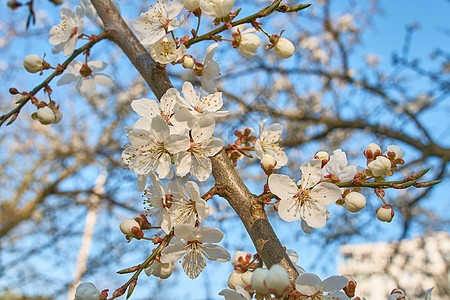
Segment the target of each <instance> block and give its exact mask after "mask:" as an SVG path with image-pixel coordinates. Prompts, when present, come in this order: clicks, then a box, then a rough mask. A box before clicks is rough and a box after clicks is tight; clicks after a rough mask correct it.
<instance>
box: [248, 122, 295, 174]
mask: <svg viewBox="0 0 450 300" xmlns="http://www.w3.org/2000/svg"><path fill="white" fill-rule="evenodd" d="M266 122H267V119H266V120H263V121H262V122H261V123H260V124H259V138H258V139H257V140H256V143H255V154H256V156H257V157H258V158H259V159H262V158H263V156H264V154H269V155H271V156H272V157H273V158H274V159H275V160H276V161H277V165H276V166H275V169H279V168H281V167H282V166H284V165H286V164H287V162H288V158H287V156H286V154H285V153H284V151H283V148H281V147H280V145H279V144H278V142H279V141H281V139H280V135H281V132H282V131H283V127H282V126H281V125H280V124H278V123H274V124H272V125H270V126H269V127H267V128H266Z"/></svg>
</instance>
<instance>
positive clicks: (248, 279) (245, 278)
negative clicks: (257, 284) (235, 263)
mask: <svg viewBox="0 0 450 300" xmlns="http://www.w3.org/2000/svg"><path fill="white" fill-rule="evenodd" d="M252 276H253V272H251V271H247V272H245V273H243V274H242V276H241V279H242V282H243V283H244V286H246V285H250V284H251V283H252Z"/></svg>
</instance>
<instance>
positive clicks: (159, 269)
mask: <svg viewBox="0 0 450 300" xmlns="http://www.w3.org/2000/svg"><path fill="white" fill-rule="evenodd" d="M174 268H175V264H174V263H172V262H170V263H165V264H163V263H161V262H159V261H157V260H155V261H153V263H152V264H151V265H150V266H149V267H148V268H146V269H145V274H147V276H150V275H153V276H156V277H159V278H161V279H167V278H169V277H170V275H172V272H173V269H174Z"/></svg>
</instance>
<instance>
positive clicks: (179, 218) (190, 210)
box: [167, 181, 209, 227]
mask: <svg viewBox="0 0 450 300" xmlns="http://www.w3.org/2000/svg"><path fill="white" fill-rule="evenodd" d="M185 187H186V188H184V187H183V186H182V185H181V184H180V183H179V182H177V181H172V182H169V183H167V192H168V193H169V194H171V195H172V196H173V200H172V201H173V203H172V205H171V207H170V209H169V214H170V220H171V224H172V227H173V226H175V225H177V224H190V225H192V226H194V225H195V222H196V221H197V220H199V221H203V220H205V219H206V217H207V216H208V214H209V205H208V203H207V202H206V201H205V200H203V199H202V198H201V196H200V189H199V188H198V185H197V183H195V182H193V181H188V182H186V184H185ZM186 194H187V195H186Z"/></svg>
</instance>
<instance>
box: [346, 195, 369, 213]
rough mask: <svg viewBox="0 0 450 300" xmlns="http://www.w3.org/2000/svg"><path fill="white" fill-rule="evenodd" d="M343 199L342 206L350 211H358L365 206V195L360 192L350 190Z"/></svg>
mask: <svg viewBox="0 0 450 300" xmlns="http://www.w3.org/2000/svg"><path fill="white" fill-rule="evenodd" d="M344 200H345V203H344V207H345V208H346V209H347V210H348V211H349V212H352V213H355V212H358V211H360V210H361V209H363V208H364V207H365V206H366V197H364V196H363V194H361V193H357V192H351V193H349V194H348V195H347V196H346V197H345V199H344Z"/></svg>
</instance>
